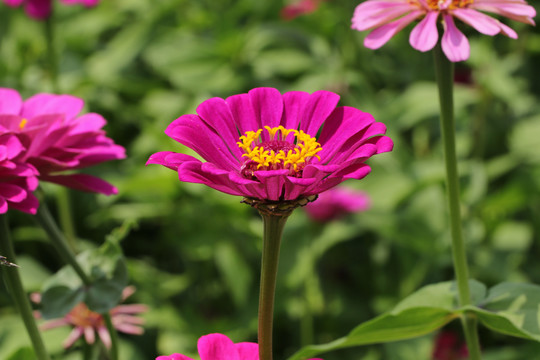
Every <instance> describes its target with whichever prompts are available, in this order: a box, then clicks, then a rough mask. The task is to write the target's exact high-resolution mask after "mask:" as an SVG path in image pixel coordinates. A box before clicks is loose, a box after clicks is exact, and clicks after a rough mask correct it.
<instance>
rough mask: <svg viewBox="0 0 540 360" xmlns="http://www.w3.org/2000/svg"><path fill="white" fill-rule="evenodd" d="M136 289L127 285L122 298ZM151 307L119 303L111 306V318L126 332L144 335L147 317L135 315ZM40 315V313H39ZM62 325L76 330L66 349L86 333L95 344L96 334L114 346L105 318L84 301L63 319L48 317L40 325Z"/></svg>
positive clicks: (67, 340) (52, 326) (87, 341)
mask: <svg viewBox="0 0 540 360" xmlns="http://www.w3.org/2000/svg"><path fill="white" fill-rule="evenodd" d="M134 292H135V287H133V286H128V287H126V288H125V289H124V291H123V293H122V300H125V299H127V298H128V297H129V296H131V295H132V294H133V293H134ZM40 298H41V297H40V294H32V300H33V301H34V302H36V303H39V302H40ZM147 310H148V307H147V306H146V305H143V304H129V305H118V306H116V307H114V308H112V309H111V311H110V312H109V314H110V315H111V321H112V324H113V326H114V328H115V329H116V330H118V331H119V332H122V333H125V334H132V335H141V334H142V333H143V332H144V329H143V328H142V327H141V325H142V324H143V323H144V320H143V319H141V318H139V317H137V316H135V315H137V314H140V313H143V312H145V311H147ZM36 315H37V316H38V317H39V316H40V315H39V314H36ZM60 326H71V327H73V330H72V331H71V333H70V334H69V336H68V338H67V339H66V340H65V341H64V348H66V349H67V348H69V347H71V346H72V345H73V344H74V343H75V341H77V339H79V338H81V337H83V336H84V340H85V341H86V343H88V344H93V343H94V342H95V341H96V334H97V335H98V336H99V338H100V339H101V341H102V342H103V344H104V345H105V346H106V347H107V348H110V347H111V336H110V335H109V331H108V330H107V327H106V325H105V321H104V320H103V316H101V314H98V313H96V312H93V311H91V310H90V309H88V307H87V306H86V305H85V304H84V303H79V304H78V305H76V306H75V307H74V308H73V309H71V311H70V312H69V313H68V314H67V315H66V316H64V317H63V318H62V319H55V320H49V321H46V322H45V323H43V324H42V325H41V326H40V329H42V330H48V329H53V328H57V327H60Z"/></svg>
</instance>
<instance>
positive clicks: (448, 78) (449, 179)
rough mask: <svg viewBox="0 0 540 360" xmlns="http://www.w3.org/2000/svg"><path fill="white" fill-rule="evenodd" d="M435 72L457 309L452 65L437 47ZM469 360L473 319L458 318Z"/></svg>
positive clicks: (473, 354) (459, 259)
mask: <svg viewBox="0 0 540 360" xmlns="http://www.w3.org/2000/svg"><path fill="white" fill-rule="evenodd" d="M434 54H435V73H436V78H437V84H438V86H439V103H440V107H441V117H440V118H441V135H442V138H443V143H444V161H445V166H446V187H447V194H448V209H449V213H450V232H451V236H452V257H453V261H454V271H455V273H456V282H457V287H458V294H459V295H458V296H459V304H460V306H466V305H469V304H471V293H470V290H469V270H468V265H467V253H466V250H465V242H464V241H463V232H462V230H461V213H460V201H459V197H460V196H459V175H458V170H457V157H456V144H455V124H454V98H453V95H454V94H453V85H454V64H453V63H452V62H450V61H449V60H448V59H447V58H446V56H445V55H444V53H443V52H442V49H441V46H440V44H437V46H436V48H435V51H434ZM462 322H463V328H464V332H465V339H466V341H467V347H468V348H469V353H470V359H471V360H478V359H480V344H479V341H478V333H477V326H476V319H473V318H471V317H469V316H466V315H465V316H464V317H463V318H462Z"/></svg>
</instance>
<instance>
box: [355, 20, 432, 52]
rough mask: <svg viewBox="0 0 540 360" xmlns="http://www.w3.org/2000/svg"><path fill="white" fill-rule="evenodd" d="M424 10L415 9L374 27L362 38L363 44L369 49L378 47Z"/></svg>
mask: <svg viewBox="0 0 540 360" xmlns="http://www.w3.org/2000/svg"><path fill="white" fill-rule="evenodd" d="M423 13H424V12H423V11H420V10H417V11H413V12H411V13H410V14H407V15H405V16H403V17H402V18H399V19H397V20H395V21H392V22H391V23H388V24H386V25H383V26H381V27H379V28H376V29H374V30H373V31H372V32H370V33H369V34H368V36H366V38H365V39H364V46H365V47H367V48H369V49H374V50H375V49H378V48H380V47H381V46H383V45H384V44H386V43H387V42H388V40H390V39H391V38H392V37H393V36H394V35H396V34H397V33H398V32H400V31H401V30H402V29H403V28H404V27H405V26H407V25H409V24H410V23H411V22H413V21H414V20H416V19H417V18H419V17H420V16H421V15H422V14H423Z"/></svg>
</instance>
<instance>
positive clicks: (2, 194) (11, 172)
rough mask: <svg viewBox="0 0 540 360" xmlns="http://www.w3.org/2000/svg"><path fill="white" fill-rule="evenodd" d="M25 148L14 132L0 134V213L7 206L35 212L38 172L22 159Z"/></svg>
mask: <svg viewBox="0 0 540 360" xmlns="http://www.w3.org/2000/svg"><path fill="white" fill-rule="evenodd" d="M24 151H25V148H24V146H23V145H22V144H21V142H20V141H19V139H18V138H17V136H15V135H14V134H1V135H0V214H4V213H6V212H7V211H8V209H9V208H13V209H18V210H21V211H24V212H27V213H30V214H35V213H36V211H37V208H38V200H37V199H36V197H35V196H34V195H33V194H32V192H33V191H34V190H35V189H36V188H37V186H38V179H37V175H38V172H37V170H36V168H35V167H33V166H32V165H30V164H27V163H26V162H25V161H24V159H23V156H24Z"/></svg>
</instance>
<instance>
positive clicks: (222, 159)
mask: <svg viewBox="0 0 540 360" xmlns="http://www.w3.org/2000/svg"><path fill="white" fill-rule="evenodd" d="M165 134H167V135H168V136H170V137H171V138H173V139H174V140H176V141H178V142H179V143H181V144H183V145H185V146H187V147H189V148H191V149H193V150H195V152H197V154H199V155H201V156H202V157H203V158H204V159H205V160H206V161H208V162H212V163H214V164H220V166H222V167H223V168H225V169H227V170H233V169H237V168H238V160H237V159H236V158H235V157H234V156H233V155H232V153H231V152H230V151H229V150H228V146H227V144H226V143H224V142H223V139H222V138H221V137H219V135H218V134H216V133H215V132H214V131H212V130H211V129H210V128H209V127H208V126H207V125H206V124H205V123H204V122H203V121H202V120H201V118H200V117H198V116H196V115H183V116H181V117H179V118H178V119H176V120H175V121H173V122H172V123H171V124H170V125H169V126H168V127H167V130H165ZM234 145H235V146H236V144H234ZM231 146H232V144H231Z"/></svg>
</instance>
